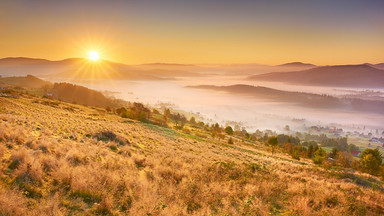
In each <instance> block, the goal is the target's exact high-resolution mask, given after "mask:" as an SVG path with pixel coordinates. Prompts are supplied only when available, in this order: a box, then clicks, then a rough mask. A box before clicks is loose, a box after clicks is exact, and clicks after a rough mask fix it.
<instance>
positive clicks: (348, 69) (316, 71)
mask: <svg viewBox="0 0 384 216" xmlns="http://www.w3.org/2000/svg"><path fill="white" fill-rule="evenodd" d="M249 79H252V80H262V81H273V82H287V83H292V84H299V85H319V86H343V87H384V82H383V80H384V70H379V69H377V68H373V67H371V66H369V65H341V66H324V67H317V68H313V69H309V70H304V71H296V72H279V73H266V74H260V75H255V76H251V77H249Z"/></svg>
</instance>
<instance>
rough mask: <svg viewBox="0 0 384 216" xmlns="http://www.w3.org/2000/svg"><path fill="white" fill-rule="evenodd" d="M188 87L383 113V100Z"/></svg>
mask: <svg viewBox="0 0 384 216" xmlns="http://www.w3.org/2000/svg"><path fill="white" fill-rule="evenodd" d="M189 88H198V89H208V90H215V91H225V92H228V93H231V94H240V95H244V96H249V97H254V98H255V99H263V100H270V101H275V102H286V103H293V104H296V105H300V106H304V107H310V108H316V109H318V108H319V109H340V110H345V111H360V112H372V113H379V114H384V101H373V100H362V99H354V98H337V97H333V96H329V95H319V94H311V93H303V92H290V91H281V90H276V89H271V88H267V87H262V86H250V85H232V86H212V85H201V86H189Z"/></svg>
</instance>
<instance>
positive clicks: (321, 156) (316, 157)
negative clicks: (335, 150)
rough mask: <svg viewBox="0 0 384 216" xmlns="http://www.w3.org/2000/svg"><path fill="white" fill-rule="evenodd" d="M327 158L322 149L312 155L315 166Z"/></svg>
mask: <svg viewBox="0 0 384 216" xmlns="http://www.w3.org/2000/svg"><path fill="white" fill-rule="evenodd" d="M326 157H327V153H326V152H325V151H324V149H322V148H318V149H317V150H316V151H315V153H314V155H313V159H312V160H313V162H314V163H315V164H322V163H323V161H324V160H325V158H326Z"/></svg>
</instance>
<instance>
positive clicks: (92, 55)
mask: <svg viewBox="0 0 384 216" xmlns="http://www.w3.org/2000/svg"><path fill="white" fill-rule="evenodd" d="M88 58H89V60H91V61H97V60H99V53H98V52H96V51H89V52H88Z"/></svg>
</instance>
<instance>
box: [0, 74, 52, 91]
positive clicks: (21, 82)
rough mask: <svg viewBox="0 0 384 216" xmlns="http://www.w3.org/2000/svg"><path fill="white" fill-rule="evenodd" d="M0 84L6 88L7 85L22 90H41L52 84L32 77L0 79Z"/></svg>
mask: <svg viewBox="0 0 384 216" xmlns="http://www.w3.org/2000/svg"><path fill="white" fill-rule="evenodd" d="M0 83H1V84H3V85H6V86H7V85H9V86H17V87H23V88H42V87H44V86H50V85H52V83H50V82H48V81H44V80H42V79H39V78H37V77H35V76H32V75H27V76H25V77H0Z"/></svg>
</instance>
